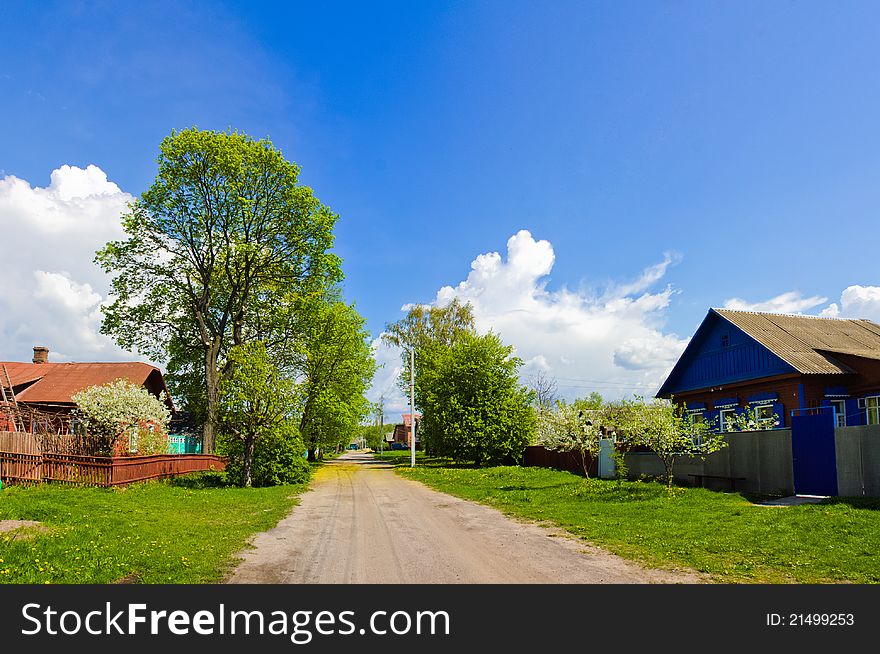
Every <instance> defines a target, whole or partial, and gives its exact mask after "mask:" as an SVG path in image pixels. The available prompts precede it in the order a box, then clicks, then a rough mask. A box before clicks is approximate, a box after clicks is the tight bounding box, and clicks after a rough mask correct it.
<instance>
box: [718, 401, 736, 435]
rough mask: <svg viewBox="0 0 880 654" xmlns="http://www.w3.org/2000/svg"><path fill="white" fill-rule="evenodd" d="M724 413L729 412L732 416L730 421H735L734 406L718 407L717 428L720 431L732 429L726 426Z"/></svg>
mask: <svg viewBox="0 0 880 654" xmlns="http://www.w3.org/2000/svg"><path fill="white" fill-rule="evenodd" d="M724 414H730V415H731V416H732V417H733V421H732V422H734V423H735V422H736V407H731V408H729V409H718V423H719V424H718V429H719V430H720V431H722V432H730V431H733V430H732V429H728V428H727V422H726V421H725V420H724Z"/></svg>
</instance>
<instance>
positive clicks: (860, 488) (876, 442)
mask: <svg viewBox="0 0 880 654" xmlns="http://www.w3.org/2000/svg"><path fill="white" fill-rule="evenodd" d="M834 446H835V448H836V450H837V492H838V493H839V494H840V495H844V496H849V497H861V496H867V497H880V425H861V426H857V427H838V428H837V429H836V430H835V431H834Z"/></svg>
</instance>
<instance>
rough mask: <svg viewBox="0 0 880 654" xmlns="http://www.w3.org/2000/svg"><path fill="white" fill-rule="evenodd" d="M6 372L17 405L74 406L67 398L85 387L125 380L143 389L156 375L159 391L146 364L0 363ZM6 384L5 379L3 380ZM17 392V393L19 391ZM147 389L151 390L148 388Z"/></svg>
mask: <svg viewBox="0 0 880 654" xmlns="http://www.w3.org/2000/svg"><path fill="white" fill-rule="evenodd" d="M0 365H4V366H6V369H7V370H8V371H9V379H10V381H11V382H12V387H13V388H14V389H15V397H16V399H17V400H18V401H20V402H33V403H41V404H74V402H73V400H72V399H71V396H72V395H76V394H77V393H78V392H79V391H81V390H84V389H86V388H88V387H89V386H101V385H103V384H108V383H110V382H113V381H116V380H117V379H127V380H128V381H130V382H131V383H133V384H137V385H138V386H144V385H146V383H147V380H148V379H149V377H150V375H151V374H153V373H154V372H156V373H158V380H157V381H158V384H152V385H153V386H157V387H158V388H156V389H155V390H157V391H163V390H166V388H165V381H164V379H162V373H161V371H159V369H158V368H155V367H153V366H151V365H149V364H146V363H140V362H136V361H133V362H126V363H21V362H19V361H0ZM3 383H4V384H5V383H6V380H5V379H4V380H3ZM20 389H21V390H20ZM150 390H154V389H153V388H150Z"/></svg>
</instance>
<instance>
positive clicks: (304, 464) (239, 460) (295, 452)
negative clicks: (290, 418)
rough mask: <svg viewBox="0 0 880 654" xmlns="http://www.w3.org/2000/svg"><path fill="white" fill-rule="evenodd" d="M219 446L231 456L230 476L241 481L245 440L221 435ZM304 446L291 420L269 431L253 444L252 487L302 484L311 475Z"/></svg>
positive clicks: (227, 468)
mask: <svg viewBox="0 0 880 654" xmlns="http://www.w3.org/2000/svg"><path fill="white" fill-rule="evenodd" d="M218 444H219V445H220V449H221V451H222V453H223V454H225V455H226V456H227V457H229V461H228V463H227V464H226V474H227V476H228V477H229V479H234V480H239V479H241V477H242V474H243V468H244V443H243V442H242V440H241V439H238V438H228V437H221V439H220V442H219V443H218ZM305 451H306V448H305V445H304V444H303V442H302V438H300V435H299V432H298V431H297V429H296V428H295V427H294V426H293V425H292V424H290V423H283V424H282V425H280V426H279V427H278V428H276V429H274V430H273V431H271V432H268V433H266V434H265V435H264V436H263V437H261V438H260V440H258V441H257V442H256V444H255V446H254V454H253V462H252V464H251V484H252V485H253V486H277V485H279V484H301V483H303V482H306V481H308V479H309V475H310V474H311V468H309V464H308V461H306V459H305V457H304V456H303V455H304V453H305Z"/></svg>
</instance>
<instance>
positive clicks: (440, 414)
mask: <svg viewBox="0 0 880 654" xmlns="http://www.w3.org/2000/svg"><path fill="white" fill-rule="evenodd" d="M512 352H513V348H512V347H511V346H507V345H504V343H502V342H501V339H500V338H499V337H498V336H497V335H495V334H492V333H490V334H486V335H484V336H480V335H476V334H470V333H467V334H464V335H462V336H461V337H460V338H459V339H458V340H457V341H456V342H455V343H453V344H452V346H451V347H447V348H443V349H441V350H439V351H438V352H437V353H436V359H435V360H434V362H433V365H432V366H430V367H429V368H426V369H425V370H424V371H423V372H422V375H421V377H422V378H421V380H420V382H419V388H420V394H421V397H420V404H419V405H418V406H419V407H420V408H421V409H422V421H421V425H422V438H423V439H424V440H425V441H426V443H427V445H428V446H429V447H430V450H431V452H432V453H436V454H438V455H440V456H448V457H451V458H452V459H454V460H456V461H473V462H474V463H476V464H477V465H483V464H504V463H517V462H518V461H519V460H520V458H521V457H522V453H523V450H524V448H525V446H526V445H528V443H529V440H530V439H531V436H532V433H533V431H534V427H535V413H534V411H533V409H532V406H531V404H532V402H533V400H534V397H533V395H534V394H533V392H532V391H530V390H528V389H526V388H525V387H523V386H521V385H520V383H519V377H518V375H517V371H518V369H519V368H520V366H521V365H522V360H521V359H519V358H517V357H514V356H513V355H512Z"/></svg>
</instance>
